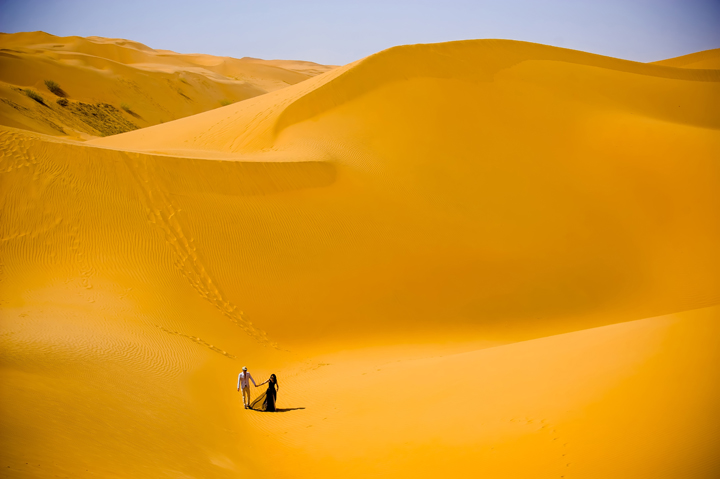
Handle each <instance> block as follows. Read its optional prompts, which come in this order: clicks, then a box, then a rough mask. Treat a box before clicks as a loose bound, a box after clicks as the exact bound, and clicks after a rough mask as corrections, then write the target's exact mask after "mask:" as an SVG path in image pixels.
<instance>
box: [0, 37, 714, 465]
mask: <svg viewBox="0 0 720 479" xmlns="http://www.w3.org/2000/svg"><path fill="white" fill-rule="evenodd" d="M718 57H720V51H717V50H716V51H711V52H702V58H700V59H699V60H697V59H696V60H691V62H690V63H692V64H693V65H694V67H693V68H682V66H683V65H677V66H668V65H664V64H663V63H668V64H669V62H672V60H667V61H666V62H658V63H657V64H641V63H634V62H628V61H622V60H617V59H612V58H607V57H602V56H597V55H591V54H587V53H582V52H577V51H571V50H564V49H559V48H554V47H547V46H542V45H536V44H529V43H522V42H510V41H490V40H483V41H467V42H453V43H446V44H435V45H414V46H405V47H397V48H392V49H390V50H386V51H383V52H380V53H378V54H376V55H373V56H370V57H368V58H366V59H363V60H361V61H358V62H355V63H353V64H350V65H346V66H344V67H341V68H338V69H335V70H332V71H329V72H326V73H323V74H320V75H318V76H316V77H314V78H311V79H309V80H306V81H304V82H302V83H299V84H297V85H293V86H289V87H287V88H284V89H282V90H277V91H273V92H270V93H267V94H265V95H262V96H258V97H255V98H252V99H248V100H245V101H242V102H240V103H237V104H234V105H230V106H228V107H226V108H222V109H216V110H213V111H208V112H205V113H201V114H198V115H195V116H192V117H187V118H184V119H181V120H177V121H174V122H171V123H166V124H163V125H157V126H153V127H150V128H145V129H142V130H138V131H133V132H129V133H125V134H122V135H117V136H112V137H107V138H102V139H96V140H92V141H89V142H86V143H83V144H79V143H74V142H70V141H67V140H64V139H59V138H54V137H51V136H47V135H42V134H39V133H31V132H27V131H21V130H18V129H14V128H8V127H4V128H2V129H0V144H2V150H1V152H2V158H1V159H0V172H2V174H1V176H0V182H1V183H0V198H2V211H3V219H2V222H0V228H1V231H0V237H1V238H2V242H1V243H0V258H1V259H2V263H1V266H2V270H1V273H0V280H1V281H2V282H0V285H1V286H0V287H1V290H0V291H1V294H2V295H1V296H0V301H2V302H1V303H0V307H1V309H0V314H1V315H2V321H0V341H1V343H0V344H1V346H0V354H1V355H2V356H1V357H2V359H1V360H0V381H2V384H3V388H2V389H0V391H1V393H0V394H2V396H0V407H2V411H1V412H2V414H0V421H1V422H0V430H2V431H3V434H2V438H1V439H0V440H1V441H2V442H1V443H0V451H2V453H0V460H1V461H2V462H0V470H2V471H4V472H5V473H6V474H7V475H8V476H9V477H57V476H59V477H123V478H125V477H133V478H136V477H137V478H144V477H148V478H158V477H173V478H175V477H183V478H191V477H193V478H208V477H213V478H225V477H227V478H230V477H239V476H243V475H247V474H255V475H256V477H278V478H298V477H299V478H303V477H308V478H311V477H312V478H315V477H351V478H355V477H357V478H365V477H414V478H418V477H438V476H440V475H443V476H444V475H452V474H464V475H468V476H470V477H484V478H515V477H518V478H545V477H548V478H549V477H553V478H559V477H566V478H571V477H583V478H585V477H587V478H599V479H606V478H628V479H630V478H633V479H634V478H644V477H648V478H663V477H667V478H677V477H697V478H711V477H715V476H716V474H717V472H718V471H720V456H719V455H718V454H717V443H718V442H717V441H718V440H719V439H720V438H719V437H718V435H719V434H718V431H720V415H719V414H718V412H717V407H716V404H717V403H718V400H720V386H718V384H719V383H718V380H719V379H720V377H719V376H720V373H718V371H719V369H718V366H720V348H718V338H719V337H720V336H719V334H720V306H718V304H719V303H720V250H719V249H718V248H717V245H718V244H720V202H718V201H717V192H718V189H719V188H720V165H719V164H718V162H717V158H718V157H720V134H719V133H718V129H719V128H720V115H719V114H718V113H717V111H718V110H717V108H714V105H717V104H719V103H720V71H719V70H717V69H711V68H713V62H716V61H717V58H718ZM681 58H683V57H681ZM681 62H685V60H682V61H681ZM697 62H708V63H707V65H708V66H706V67H705V68H703V67H700V68H697V65H696V63H697ZM243 365H247V366H248V367H249V368H250V370H251V372H252V373H253V374H254V376H255V377H256V378H258V379H265V378H266V377H267V375H269V374H270V373H273V372H274V373H276V374H277V375H278V378H279V383H280V391H279V397H278V402H279V407H281V408H286V409H289V410H287V411H285V412H281V413H276V414H269V413H257V412H250V411H245V410H243V409H242V407H241V399H240V395H239V394H238V393H237V392H236V390H235V381H236V378H237V373H238V372H239V370H240V367H241V366H243ZM254 394H257V391H254Z"/></svg>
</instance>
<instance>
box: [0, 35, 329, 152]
mask: <svg viewBox="0 0 720 479" xmlns="http://www.w3.org/2000/svg"><path fill="white" fill-rule="evenodd" d="M332 68H334V67H332V66H326V65H318V64H317V63H312V62H302V61H292V60H259V59H257V58H241V59H237V58H230V57H216V56H212V55H200V54H190V55H187V54H180V53H175V52H171V51H168V50H153V49H152V48H150V47H148V46H146V45H143V44H142V43H138V42H133V41H130V40H123V39H118V38H102V37H87V38H84V37H75V36H73V37H57V36H54V35H50V34H47V33H44V32H28V33H13V34H5V33H0V97H1V98H0V99H1V100H2V101H0V125H5V126H10V127H15V128H21V129H26V130H31V131H35V132H39V133H45V134H49V135H56V136H67V137H69V138H72V139H77V140H87V139H90V138H94V137H98V136H105V135H107V134H114V133H116V132H115V131H112V129H109V128H102V126H103V125H99V128H98V125H97V124H95V122H90V124H88V123H87V122H85V121H83V120H84V119H86V118H85V117H84V116H83V112H81V111H77V110H73V108H72V107H67V106H66V107H62V106H60V105H58V104H57V103H56V101H57V100H58V98H59V97H58V95H56V94H54V93H52V92H51V91H49V90H48V88H47V86H46V85H45V80H52V81H54V82H56V83H57V84H59V85H60V87H61V88H62V89H63V90H64V93H65V94H64V96H65V97H66V98H67V99H68V100H69V101H70V102H72V103H76V102H81V103H85V104H90V105H97V104H101V105H102V104H107V105H111V106H113V107H114V108H115V109H116V110H117V115H119V116H121V117H122V118H124V119H125V120H126V121H127V122H129V123H130V124H131V125H134V126H135V127H137V128H144V127H147V126H151V125H157V124H159V123H163V122H168V121H172V120H176V119H178V118H182V117H185V116H189V115H194V114H196V113H200V112H203V111H207V110H211V109H215V108H219V107H220V106H221V105H222V104H223V103H234V102H237V101H240V100H245V99H247V98H251V97H254V96H257V95H262V94H264V93H267V92H269V91H274V90H277V89H280V88H284V87H286V86H288V85H294V84H295V83H298V82H301V81H303V80H306V79H308V78H310V77H312V76H315V75H318V74H320V73H323V72H325V71H328V70H330V69H332ZM26 89H30V90H33V91H35V92H36V93H38V94H40V95H41V96H42V97H43V99H44V100H45V101H44V104H42V105H41V104H39V103H37V102H36V101H34V100H32V99H30V98H28V97H27V96H26V94H25V93H24V92H23V90H26ZM123 104H124V105H127V106H129V107H130V111H124V110H123V109H122V105H123ZM96 113H97V112H96ZM87 115H92V112H87V113H86V115H85V116H87ZM96 116H97V115H96ZM91 120H95V118H91ZM106 126H107V125H106ZM129 129H132V128H131V127H126V128H125V129H124V130H123V131H128V130H129Z"/></svg>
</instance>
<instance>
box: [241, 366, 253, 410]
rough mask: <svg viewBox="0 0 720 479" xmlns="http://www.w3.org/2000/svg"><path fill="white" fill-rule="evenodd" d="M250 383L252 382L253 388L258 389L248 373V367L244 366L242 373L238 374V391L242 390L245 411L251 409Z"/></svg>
mask: <svg viewBox="0 0 720 479" xmlns="http://www.w3.org/2000/svg"><path fill="white" fill-rule="evenodd" d="M250 381H252V383H253V386H255V387H257V384H255V379H253V377H252V375H251V374H250V373H249V372H248V370H247V367H245V366H243V370H242V372H241V373H240V374H238V383H237V390H238V392H240V389H242V395H243V405H244V406H245V409H247V408H249V407H250Z"/></svg>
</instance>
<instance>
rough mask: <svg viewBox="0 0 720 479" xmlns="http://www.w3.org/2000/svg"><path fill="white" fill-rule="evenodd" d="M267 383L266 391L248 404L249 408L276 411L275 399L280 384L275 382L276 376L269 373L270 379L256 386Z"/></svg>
mask: <svg viewBox="0 0 720 479" xmlns="http://www.w3.org/2000/svg"><path fill="white" fill-rule="evenodd" d="M265 383H268V388H267V391H265V392H264V393H262V394H261V395H260V396H259V397H258V398H257V399H256V400H254V401H253V402H252V403H251V404H250V409H254V410H256V411H271V412H274V411H276V409H275V402H276V401H277V391H278V389H280V385H279V384H278V382H277V377H276V376H275V375H274V374H271V375H270V379H267V380H266V381H263V382H261V383H260V384H258V387H260V386H262V385H263V384H265Z"/></svg>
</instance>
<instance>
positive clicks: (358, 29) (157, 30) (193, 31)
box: [0, 0, 720, 64]
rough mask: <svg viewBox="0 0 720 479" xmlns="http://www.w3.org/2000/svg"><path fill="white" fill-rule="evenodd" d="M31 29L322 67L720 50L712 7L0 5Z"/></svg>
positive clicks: (2, 27) (717, 6)
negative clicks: (467, 46) (501, 42)
mask: <svg viewBox="0 0 720 479" xmlns="http://www.w3.org/2000/svg"><path fill="white" fill-rule="evenodd" d="M35 30H43V31H46V32H48V33H52V34H54V35H61V36H66V35H81V36H89V35H99V36H104V37H120V38H128V39H131V40H136V41H139V42H142V43H145V44H146V45H149V46H150V47H153V48H162V49H169V50H175V51H178V52H182V53H209V54H213V55H229V56H233V57H243V56H252V57H259V58H266V59H277V58H280V59H300V60H311V61H315V62H319V63H326V64H344V63H348V62H351V61H353V60H357V59H359V58H362V57H365V56H367V55H369V54H371V53H375V52H377V51H380V50H383V49H385V48H389V47H392V46H394V45H403V44H409V43H431V42H442V41H449V40H465V39H473V38H507V39H513V40H525V41H531V42H537V43H545V44H549V45H557V46H561V47H566V48H573V49H577V50H584V51H588V52H593V53H599V54H603V55H610V56H614V57H619V58H626V59H629V60H636V61H654V60H660V59H663V58H669V57H674V56H679V55H683V54H686V53H691V52H695V51H699V50H707V49H710V48H718V47H720V0H594V1H588V0H548V1H531V0H476V1H470V0H442V1H440V0H432V1H431V0H414V1H411V0H382V1H378V0H360V1H355V0H335V1H330V0H295V1H292V0H256V1H246V0H236V1H229V0H206V1H201V0H193V1H186V0H175V1H172V2H171V1H158V0H114V1H104V0H0V31H2V32H6V33H13V32H18V31H35Z"/></svg>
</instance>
